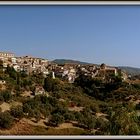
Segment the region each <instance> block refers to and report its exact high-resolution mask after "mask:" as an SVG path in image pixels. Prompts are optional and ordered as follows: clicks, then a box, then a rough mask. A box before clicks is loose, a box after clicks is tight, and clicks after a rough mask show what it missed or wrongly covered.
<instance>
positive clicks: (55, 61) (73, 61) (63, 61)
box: [53, 59, 91, 65]
mask: <svg viewBox="0 0 140 140" xmlns="http://www.w3.org/2000/svg"><path fill="white" fill-rule="evenodd" d="M53 62H54V63H57V64H65V63H73V64H75V63H76V64H83V65H87V64H91V63H87V62H81V61H77V60H71V59H55V60H53Z"/></svg>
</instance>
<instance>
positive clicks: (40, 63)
mask: <svg viewBox="0 0 140 140" xmlns="http://www.w3.org/2000/svg"><path fill="white" fill-rule="evenodd" d="M0 61H1V65H2V66H3V69H6V68H7V66H10V67H13V68H14V69H15V71H17V72H21V71H24V72H26V73H27V74H31V73H43V75H44V77H45V76H47V75H49V74H50V73H52V77H53V78H55V77H61V78H63V79H65V80H67V81H68V82H70V83H73V82H74V80H75V78H76V77H78V76H79V73H80V72H82V73H84V75H86V76H90V77H92V78H98V79H102V80H111V76H112V75H114V76H117V75H120V76H121V77H122V79H123V80H126V79H127V77H128V75H127V74H126V73H125V72H123V71H122V70H121V69H119V68H117V67H111V66H106V65H105V64H101V65H100V66H96V65H94V64H87V65H86V64H85V65H84V64H83V65H80V64H76V63H75V64H73V63H66V64H64V65H58V64H56V63H54V62H52V61H49V60H47V59H42V58H36V57H32V56H22V57H16V56H15V54H14V53H9V52H0ZM109 78H110V79H109Z"/></svg>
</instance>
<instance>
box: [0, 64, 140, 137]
mask: <svg viewBox="0 0 140 140" xmlns="http://www.w3.org/2000/svg"><path fill="white" fill-rule="evenodd" d="M111 78H112V80H111V81H110V82H104V81H101V80H99V79H92V78H90V77H87V76H84V75H80V76H79V77H78V78H77V79H76V80H75V82H74V83H73V84H72V83H67V82H65V81H62V80H61V79H59V78H56V79H52V78H51V76H48V77H46V78H45V77H43V74H41V73H38V74H34V73H32V74H30V75H27V74H26V73H25V72H24V71H23V72H16V71H15V70H14V69H13V68H11V67H9V66H8V67H7V69H6V70H5V71H3V70H2V67H1V68H0V79H1V80H5V81H6V88H5V89H1V90H0V104H2V103H3V102H7V103H9V104H10V103H11V102H13V101H18V102H20V103H21V105H16V106H15V105H12V106H11V108H10V110H8V111H5V112H2V111H0V127H1V128H3V129H10V128H11V127H12V126H13V125H14V124H16V123H17V122H18V121H19V120H21V119H22V118H27V119H32V118H35V122H36V123H37V122H39V121H40V120H41V119H43V120H47V121H46V126H49V127H50V129H51V128H55V127H59V126H60V125H61V124H63V123H71V124H72V125H73V126H74V127H76V128H79V129H82V130H77V134H79V133H80V134H85V135H86V134H87V135H139V134H140V126H139V123H140V116H139V113H140V112H139V111H140V103H139V102H137V101H138V99H139V94H140V84H139V83H137V84H130V83H127V82H123V81H122V79H121V78H120V77H119V76H118V77H115V76H114V77H111ZM37 86H40V87H43V88H44V90H45V92H46V94H41V95H35V94H33V95H34V96H33V97H32V98H31V97H28V96H27V97H24V96H23V94H24V92H25V91H26V92H27V91H30V92H32V93H34V92H35V88H36V87H37ZM50 129H49V130H48V131H47V130H46V131H47V132H46V133H45V134H49V133H50ZM55 131H57V130H55ZM58 131H59V130H58ZM70 133H72V131H70ZM51 134H53V133H52V132H51ZM73 134H75V132H73Z"/></svg>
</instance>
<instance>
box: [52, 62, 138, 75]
mask: <svg viewBox="0 0 140 140" xmlns="http://www.w3.org/2000/svg"><path fill="white" fill-rule="evenodd" d="M52 62H54V63H57V64H65V63H73V64H75V63H76V64H81V65H88V64H93V63H88V62H81V61H77V60H71V59H55V60H53V61H52ZM93 65H97V64H93ZM97 66H99V65H97ZM118 68H120V69H121V70H123V71H125V72H126V73H127V74H131V75H140V68H135V67H129V66H118Z"/></svg>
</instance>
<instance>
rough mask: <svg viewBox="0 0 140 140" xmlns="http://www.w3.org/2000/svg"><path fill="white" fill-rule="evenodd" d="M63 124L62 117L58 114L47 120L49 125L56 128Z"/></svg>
mask: <svg viewBox="0 0 140 140" xmlns="http://www.w3.org/2000/svg"><path fill="white" fill-rule="evenodd" d="M63 122H64V117H63V116H62V115H60V114H53V115H52V117H51V119H50V120H49V123H50V124H52V125H54V126H58V125H59V124H61V123H63Z"/></svg>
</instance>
